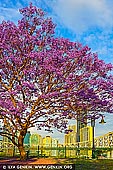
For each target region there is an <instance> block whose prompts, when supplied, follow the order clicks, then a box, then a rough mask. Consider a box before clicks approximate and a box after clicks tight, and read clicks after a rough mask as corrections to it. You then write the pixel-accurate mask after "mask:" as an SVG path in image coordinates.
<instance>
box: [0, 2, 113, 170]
mask: <svg viewBox="0 0 113 170" xmlns="http://www.w3.org/2000/svg"><path fill="white" fill-rule="evenodd" d="M20 14H21V15H22V19H21V20H19V21H18V24H15V23H14V22H12V21H3V22H2V23H1V24H0V120H1V125H2V128H1V129H0V135H1V136H2V137H3V138H5V139H7V140H8V141H10V142H11V145H9V144H10V143H9V144H8V146H6V148H7V147H9V148H10V147H12V146H13V147H12V148H13V152H12V157H11V158H8V159H7V154H6V156H5V157H1V160H0V162H1V166H2V164H26V163H27V164H35V163H36V164H39V162H40V161H41V163H42V164H44V161H45V162H46V164H59V165H61V164H69V165H70V164H73V165H75V167H74V168H75V169H81V168H84V170H85V169H87V167H88V168H89V170H90V169H91V168H92V169H99V170H101V169H103V170H104V169H105V168H107V169H110V168H111V167H112V164H113V163H112V160H111V159H106V158H105V159H103V158H100V157H97V156H96V155H95V153H96V148H95V141H94V140H95V139H94V128H95V121H96V120H98V119H101V121H100V123H102V124H103V123H106V122H105V120H104V118H105V114H106V113H107V114H112V113H113V74H112V73H113V72H112V71H113V65H112V64H111V63H109V64H108V63H105V62H104V60H100V59H99V57H98V54H97V53H93V52H92V51H91V49H90V47H88V46H87V45H86V46H83V45H82V44H81V43H79V42H72V41H70V40H69V39H66V38H63V37H62V38H59V37H56V36H55V27H56V25H55V24H54V23H53V21H52V19H51V18H48V17H46V16H45V13H44V11H43V10H42V9H39V8H37V7H36V6H33V4H32V3H30V5H29V6H28V7H25V8H22V9H20ZM68 120H76V121H77V131H76V143H77V146H75V145H74V147H72V146H71V147H70V146H68V142H67V145H64V146H62V148H63V151H64V157H61V158H51V157H50V155H47V157H44V156H45V154H42V155H41V156H42V157H40V154H39V152H40V150H41V149H40V147H37V155H36V157H35V158H34V157H30V155H29V152H28V151H29V150H26V148H25V145H24V140H25V137H26V135H27V133H28V131H29V129H30V128H33V127H36V129H37V131H40V130H42V129H44V130H45V131H47V132H48V133H49V132H50V133H54V129H57V130H58V131H59V132H61V133H63V134H66V135H67V139H68V136H69V134H72V133H74V135H75V132H74V130H73V129H71V128H68ZM88 122H90V123H91V126H90V127H91V128H89V131H88V133H89V132H90V131H91V135H92V137H91V138H90V139H91V140H90V142H91V145H87V146H86V145H83V147H82V145H81V147H79V144H80V142H81V139H82V135H81V134H82V133H83V131H82V128H84V129H87V124H88ZM85 131H86V130H85ZM84 140H85V139H84ZM84 140H83V141H82V142H84ZM88 140H89V139H88ZM71 144H73V143H71ZM37 146H38V145H37ZM55 147H56V146H55ZM55 147H54V148H55ZM57 147H59V148H61V146H60V145H58V146H57ZM85 147H86V148H85ZM109 147H110V150H109V148H107V149H108V152H110V153H111V154H112V146H111V145H109ZM15 148H16V149H17V152H18V156H17V157H15V156H16V155H15ZM66 149H67V150H66ZM85 149H86V150H87V153H88V154H89V155H90V156H89V155H88V154H87V155H88V156H87V157H81V156H80V155H81V153H83V150H85ZM53 150H54V149H53ZM68 150H69V151H70V150H71V151H72V150H74V153H75V154H74V156H73V157H72V158H70V157H67V153H68ZM101 150H102V149H101ZM56 151H59V150H58V149H56ZM1 152H2V150H1ZM98 152H99V150H98ZM58 155H59V154H58ZM100 156H101V155H100ZM42 160H43V161H42ZM46 160H47V161H46ZM49 161H50V163H49ZM11 168H12V167H9V169H11ZM110 170H112V169H110Z"/></svg>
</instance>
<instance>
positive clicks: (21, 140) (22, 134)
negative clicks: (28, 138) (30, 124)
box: [18, 130, 27, 160]
mask: <svg viewBox="0 0 113 170" xmlns="http://www.w3.org/2000/svg"><path fill="white" fill-rule="evenodd" d="M25 134H26V133H25V131H23V130H22V131H20V135H19V137H18V149H19V152H20V160H26V158H27V157H26V152H25V149H24V137H25Z"/></svg>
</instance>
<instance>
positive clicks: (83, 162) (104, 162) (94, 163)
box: [0, 158, 113, 170]
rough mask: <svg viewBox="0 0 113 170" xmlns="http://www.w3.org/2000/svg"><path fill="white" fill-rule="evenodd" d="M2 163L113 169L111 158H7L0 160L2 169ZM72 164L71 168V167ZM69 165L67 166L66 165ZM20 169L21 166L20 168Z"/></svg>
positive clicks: (0, 168) (87, 169)
mask: <svg viewBox="0 0 113 170" xmlns="http://www.w3.org/2000/svg"><path fill="white" fill-rule="evenodd" d="M2 164H4V165H8V164H9V165H15V166H16V165H19V164H20V165H24V164H25V165H26V164H27V165H29V166H30V165H33V166H34V165H39V166H41V165H45V167H46V168H41V167H40V168H38V169H40V170H48V169H50V170H113V160H112V159H98V160H97V159H93V160H88V159H75V158H73V159H72V158H66V159H63V158H62V159H59V158H39V159H36V158H35V159H28V160H27V161H25V162H21V161H19V160H18V159H8V160H0V170H2V169H3V166H2ZM50 164H52V165H53V168H52V167H49V165H50ZM72 164H73V165H74V166H73V169H72ZM57 165H58V166H59V167H60V166H62V167H64V166H65V165H66V166H67V167H68V168H66V166H65V168H56V169H55V168H54V167H55V166H56V167H57ZM68 165H69V166H68ZM6 169H14V168H10V167H9V168H8V166H7V168H6ZM15 169H17V168H15ZM20 169H21V168H20ZM21 170H26V168H22V169H21ZM27 170H31V168H27ZM32 170H37V168H34V167H33V168H32Z"/></svg>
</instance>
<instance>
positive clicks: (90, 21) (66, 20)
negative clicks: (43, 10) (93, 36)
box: [49, 0, 113, 33]
mask: <svg viewBox="0 0 113 170" xmlns="http://www.w3.org/2000/svg"><path fill="white" fill-rule="evenodd" d="M49 5H51V6H52V8H53V10H54V12H55V13H56V14H57V15H58V17H59V22H60V23H62V24H64V26H66V27H67V28H69V29H71V30H72V31H74V32H75V33H81V32H83V31H86V30H88V29H89V28H90V27H92V26H99V27H102V28H104V27H111V26H112V25H113V12H112V8H111V7H110V6H109V4H107V0H106V1H105V0H95V1H91V0H85V1H84V0H79V1H78V0H56V1H54V3H52V1H51V3H49Z"/></svg>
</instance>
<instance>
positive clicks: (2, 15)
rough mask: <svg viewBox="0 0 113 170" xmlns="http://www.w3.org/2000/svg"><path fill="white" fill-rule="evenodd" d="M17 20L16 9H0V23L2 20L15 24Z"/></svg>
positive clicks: (18, 15) (17, 11)
mask: <svg viewBox="0 0 113 170" xmlns="http://www.w3.org/2000/svg"><path fill="white" fill-rule="evenodd" d="M19 18H20V13H19V10H18V9H15V8H5V7H0V22H2V21H3V20H10V21H13V22H17V21H18V19H19Z"/></svg>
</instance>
